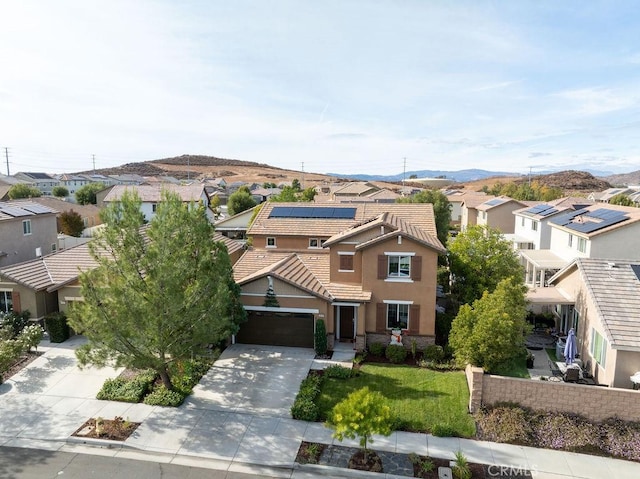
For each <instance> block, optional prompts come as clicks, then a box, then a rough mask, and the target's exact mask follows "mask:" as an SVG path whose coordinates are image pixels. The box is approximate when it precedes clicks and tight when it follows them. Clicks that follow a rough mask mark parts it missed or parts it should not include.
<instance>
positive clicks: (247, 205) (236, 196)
mask: <svg viewBox="0 0 640 479" xmlns="http://www.w3.org/2000/svg"><path fill="white" fill-rule="evenodd" d="M257 204H258V203H256V200H254V199H253V196H251V192H250V191H249V188H248V187H247V186H241V187H240V188H238V191H236V192H235V193H232V194H231V196H229V200H228V201H227V211H228V212H229V214H230V215H237V214H238V213H242V212H243V211H246V210H250V209H251V208H253V207H254V206H255V205H257Z"/></svg>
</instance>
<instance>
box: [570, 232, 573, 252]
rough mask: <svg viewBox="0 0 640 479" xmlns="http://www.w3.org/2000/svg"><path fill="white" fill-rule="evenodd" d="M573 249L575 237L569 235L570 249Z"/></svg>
mask: <svg viewBox="0 0 640 479" xmlns="http://www.w3.org/2000/svg"><path fill="white" fill-rule="evenodd" d="M572 247H573V235H572V234H571V233H569V248H572Z"/></svg>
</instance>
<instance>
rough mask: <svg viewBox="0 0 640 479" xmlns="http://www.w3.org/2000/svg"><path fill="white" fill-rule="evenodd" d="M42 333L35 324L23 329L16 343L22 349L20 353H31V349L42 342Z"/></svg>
mask: <svg viewBox="0 0 640 479" xmlns="http://www.w3.org/2000/svg"><path fill="white" fill-rule="evenodd" d="M42 335H43V331H42V328H41V327H40V326H39V325H37V324H32V325H31V326H27V327H26V328H24V329H23V330H22V331H21V332H20V334H19V335H18V337H17V338H16V341H18V343H20V345H21V347H22V351H23V352H25V353H28V352H29V351H31V348H37V347H38V344H40V341H42Z"/></svg>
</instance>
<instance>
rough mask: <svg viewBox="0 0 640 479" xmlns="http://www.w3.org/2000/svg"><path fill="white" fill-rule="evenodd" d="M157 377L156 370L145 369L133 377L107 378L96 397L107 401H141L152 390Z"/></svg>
mask: <svg viewBox="0 0 640 479" xmlns="http://www.w3.org/2000/svg"><path fill="white" fill-rule="evenodd" d="M156 377H158V375H157V374H156V372H155V371H151V370H145V371H141V372H140V373H139V374H137V375H136V376H135V377H133V378H128V379H127V378H122V377H118V378H114V379H107V380H106V381H105V382H104V384H103V385H102V388H101V389H100V391H98V395H97V396H96V398H97V399H102V400H105V401H121V402H133V403H137V402H140V401H142V398H143V397H145V396H146V395H147V394H148V393H149V392H151V389H152V387H153V382H154V381H155V379H156Z"/></svg>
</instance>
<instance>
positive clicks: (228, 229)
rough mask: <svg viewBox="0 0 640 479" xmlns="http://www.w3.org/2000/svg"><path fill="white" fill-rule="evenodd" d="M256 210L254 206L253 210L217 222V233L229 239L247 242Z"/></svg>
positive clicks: (215, 224)
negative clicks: (248, 230) (250, 223)
mask: <svg viewBox="0 0 640 479" xmlns="http://www.w3.org/2000/svg"><path fill="white" fill-rule="evenodd" d="M256 208H257V206H254V207H253V208H250V209H248V210H245V211H242V212H240V213H238V214H237V215H233V216H230V217H228V218H225V219H223V220H219V221H216V222H215V223H214V226H215V228H216V232H217V233H220V234H221V235H223V236H226V237H227V238H231V239H235V240H242V241H245V240H246V239H247V229H249V222H250V221H251V218H252V217H253V214H254V212H255V209H256Z"/></svg>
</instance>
